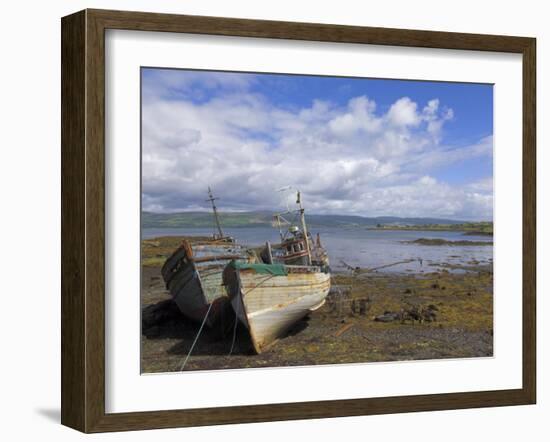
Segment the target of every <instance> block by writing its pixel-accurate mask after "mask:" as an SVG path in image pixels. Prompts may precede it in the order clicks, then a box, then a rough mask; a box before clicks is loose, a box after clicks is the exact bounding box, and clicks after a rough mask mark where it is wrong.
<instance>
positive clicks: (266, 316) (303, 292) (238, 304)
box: [225, 266, 330, 353]
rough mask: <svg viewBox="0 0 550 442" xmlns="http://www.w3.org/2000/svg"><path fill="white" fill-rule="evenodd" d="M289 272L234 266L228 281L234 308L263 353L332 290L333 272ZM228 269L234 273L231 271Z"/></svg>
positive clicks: (318, 304) (255, 344)
mask: <svg viewBox="0 0 550 442" xmlns="http://www.w3.org/2000/svg"><path fill="white" fill-rule="evenodd" d="M287 268H288V269H289V274H288V275H286V276H273V275H266V274H258V273H256V272H254V271H253V270H238V269H231V270H228V271H227V272H226V278H225V281H226V284H227V287H228V292H229V296H230V298H231V304H232V306H233V309H234V310H235V312H236V313H237V316H238V317H239V319H240V321H241V322H242V323H243V324H244V325H245V326H246V327H247V328H248V330H249V332H250V336H251V338H252V343H253V345H254V349H255V350H256V352H257V353H261V352H262V351H263V350H264V349H265V348H266V347H268V346H269V345H270V344H272V343H274V342H275V341H276V340H277V339H279V338H281V337H282V336H284V335H285V333H287V332H288V330H289V329H290V328H291V327H292V325H294V324H295V323H296V322H297V321H298V320H300V319H301V318H303V317H304V316H306V315H307V314H309V313H310V312H311V311H313V310H315V309H317V308H319V307H320V306H321V305H322V304H323V303H324V301H325V298H326V297H327V295H328V293H329V290H330V274H328V273H322V272H316V271H308V272H303V271H301V272H299V273H298V272H297V273H293V272H292V266H288V267H287ZM228 273H233V274H232V275H231V274H228Z"/></svg>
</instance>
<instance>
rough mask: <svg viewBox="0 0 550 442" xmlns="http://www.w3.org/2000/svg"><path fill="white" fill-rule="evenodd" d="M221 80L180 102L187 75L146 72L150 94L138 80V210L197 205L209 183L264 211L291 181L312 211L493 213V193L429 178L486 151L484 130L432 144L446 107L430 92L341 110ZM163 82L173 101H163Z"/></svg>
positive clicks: (361, 99) (234, 205) (226, 205)
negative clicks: (470, 139)
mask: <svg viewBox="0 0 550 442" xmlns="http://www.w3.org/2000/svg"><path fill="white" fill-rule="evenodd" d="M223 77H224V76H223V75H220V74H216V75H214V76H212V77H209V78H208V80H207V81H206V83H205V84H206V86H205V85H204V84H202V83H201V88H205V87H206V88H210V89H211V90H215V93H214V94H211V95H210V98H208V96H206V98H205V97H202V99H201V100H193V99H188V98H181V97H182V96H183V97H185V96H187V95H188V94H189V93H190V92H189V91H188V90H187V89H194V88H195V86H193V85H194V84H195V82H197V81H199V80H197V79H196V78H191V79H186V80H185V81H181V82H179V83H178V82H176V79H174V78H172V77H170V78H169V79H168V80H167V81H165V80H163V79H162V78H161V79H157V78H155V81H156V83H154V84H157V83H158V89H157V90H156V92H155V89H154V88H151V87H148V92H147V95H146V96H145V95H144V100H143V113H142V116H143V119H142V121H143V126H142V127H143V169H142V170H143V208H144V210H152V211H176V210H196V209H198V208H206V203H205V202H204V199H205V192H206V188H207V187H208V186H209V185H210V186H212V187H213V189H214V191H215V192H216V193H217V194H219V195H220V196H221V197H222V198H223V200H222V201H223V202H221V204H220V205H221V206H222V207H223V209H224V210H228V209H230V210H254V209H273V208H277V207H281V206H282V204H283V203H282V201H281V199H282V195H281V194H280V193H277V192H275V189H278V188H280V187H284V186H287V185H293V186H294V187H297V188H300V190H301V191H302V193H303V196H304V202H305V204H306V205H307V207H308V209H309V211H310V212H313V213H315V212H316V213H344V212H345V213H350V214H351V213H354V214H361V215H367V216H377V215H397V216H446V217H457V218H460V217H477V218H484V217H491V212H492V190H491V189H488V188H483V186H482V185H481V184H478V185H477V187H476V185H474V184H472V185H464V186H451V185H449V184H446V183H444V182H441V181H440V180H436V179H435V178H434V177H433V176H432V171H434V170H436V169H437V168H438V167H441V166H443V165H449V164H453V163H457V162H461V161H464V160H465V159H471V158H477V157H484V156H485V157H487V156H488V157H490V156H491V155H492V138H491V137H487V138H485V139H482V140H480V141H479V142H478V143H474V144H473V145H471V146H465V147H461V148H454V149H451V148H449V147H445V146H443V145H441V144H440V140H441V134H442V131H443V127H444V125H445V124H446V123H447V122H449V121H451V119H452V118H453V111H452V110H451V109H448V108H443V109H441V106H440V103H439V100H438V99H436V98H434V99H433V100H430V101H429V102H428V103H425V104H424V105H423V107H420V109H421V110H420V111H419V105H418V104H417V103H415V102H413V101H412V100H411V99H410V98H408V97H403V98H400V99H399V100H397V101H396V102H395V103H393V104H392V105H391V106H390V107H389V109H388V110H387V112H385V113H384V112H378V111H377V106H376V103H375V102H374V100H372V99H370V98H368V97H367V96H358V97H355V98H353V99H351V100H350V101H349V102H348V103H347V105H346V106H337V105H335V104H333V103H329V102H327V101H322V100H315V101H313V102H312V103H311V106H309V107H303V108H296V109H289V108H287V107H281V106H276V105H274V104H273V103H271V102H269V101H268V100H267V99H266V98H265V97H263V96H261V95H258V94H256V93H253V92H252V91H253V89H252V88H251V87H250V85H251V84H252V82H253V80H251V79H249V78H248V77H246V80H244V79H243V78H240V77H239V76H236V77H234V78H232V79H231V80H225V79H223ZM190 85H191V86H190ZM170 88H172V89H177V90H178V97H179V99H167V98H166V96H165V94H166V91H167V90H168V89H170ZM186 88H187V89H186ZM199 89H200V88H199ZM236 90H237V92H236V93H235V91H236ZM212 96H214V97H215V98H211V97H212Z"/></svg>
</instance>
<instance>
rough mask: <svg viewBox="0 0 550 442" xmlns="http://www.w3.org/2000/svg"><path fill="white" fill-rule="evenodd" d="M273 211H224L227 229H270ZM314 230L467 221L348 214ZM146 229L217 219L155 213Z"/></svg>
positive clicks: (310, 218)
mask: <svg viewBox="0 0 550 442" xmlns="http://www.w3.org/2000/svg"><path fill="white" fill-rule="evenodd" d="M272 216H273V212H267V211H265V212H220V221H221V224H222V226H223V227H268V226H271V221H272ZM306 220H307V223H308V225H309V226H311V227H354V226H355V227H376V226H378V225H384V226H388V225H395V226H405V225H425V224H460V223H462V222H463V221H456V220H449V219H439V218H399V217H396V216H381V217H375V218H367V217H363V216H348V215H306ZM141 225H142V227H143V228H175V227H187V228H189V227H212V226H213V225H214V217H213V215H212V213H211V212H179V213H153V212H142V214H141Z"/></svg>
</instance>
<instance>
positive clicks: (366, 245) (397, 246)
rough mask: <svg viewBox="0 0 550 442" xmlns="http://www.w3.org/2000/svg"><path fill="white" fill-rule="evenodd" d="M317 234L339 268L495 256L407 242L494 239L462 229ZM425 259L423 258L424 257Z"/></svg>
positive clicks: (407, 267) (242, 238)
mask: <svg viewBox="0 0 550 442" xmlns="http://www.w3.org/2000/svg"><path fill="white" fill-rule="evenodd" d="M212 233H213V231H212V229H211V228H181V229H180V228H175V229H143V238H144V239H147V238H154V237H157V236H167V235H189V236H191V235H195V236H199V235H201V236H202V235H204V236H209V235H212ZM224 233H225V234H227V235H231V236H232V237H234V238H235V239H236V240H237V242H239V243H241V244H244V245H250V246H258V245H261V244H265V242H266V241H271V242H273V243H276V242H278V241H279V233H278V231H277V230H275V229H272V228H268V227H250V228H249V227H242V228H234V229H229V228H228V229H224ZM311 233H312V235H313V236H314V237H315V235H316V234H317V233H319V234H320V235H321V243H322V244H323V245H324V246H325V248H326V249H327V251H328V254H329V257H330V263H331V267H332V268H333V270H335V271H343V270H345V266H344V265H343V264H342V261H344V262H345V263H347V264H348V265H350V266H354V267H355V266H359V267H367V268H371V269H372V268H375V267H380V266H385V265H387V264H393V263H395V262H398V261H405V260H409V259H414V260H415V261H413V262H409V263H404V264H399V265H394V266H390V267H386V268H384V269H379V270H378V271H380V272H414V273H424V272H430V271H434V270H437V269H438V265H441V264H444V263H447V264H457V265H461V264H466V265H467V264H471V263H472V262H473V261H477V262H479V263H480V264H488V263H490V262H491V260H492V258H493V246H423V245H417V244H406V243H403V241H412V240H415V239H418V238H436V239H445V240H448V241H458V240H468V241H489V242H490V241H492V240H493V238H492V237H490V236H470V235H464V234H463V233H462V232H430V231H415V232H412V231H404V230H393V231H392V230H386V231H381V230H366V229H365V230H364V229H341V228H334V227H325V228H320V229H315V228H314V229H311ZM420 260H421V261H422V262H421V261H420Z"/></svg>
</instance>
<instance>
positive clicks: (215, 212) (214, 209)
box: [206, 186, 224, 238]
mask: <svg viewBox="0 0 550 442" xmlns="http://www.w3.org/2000/svg"><path fill="white" fill-rule="evenodd" d="M217 199H219V198H214V195H212V189H211V188H210V186H208V199H207V200H206V201H210V203H211V204H212V211H213V212H214V221H215V222H216V227H217V228H218V234H219V237H220V238H223V237H224V235H223V231H222V226H221V224H220V218H219V216H218V209H217V207H216V204H215V203H214V201H216V200H217Z"/></svg>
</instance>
